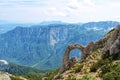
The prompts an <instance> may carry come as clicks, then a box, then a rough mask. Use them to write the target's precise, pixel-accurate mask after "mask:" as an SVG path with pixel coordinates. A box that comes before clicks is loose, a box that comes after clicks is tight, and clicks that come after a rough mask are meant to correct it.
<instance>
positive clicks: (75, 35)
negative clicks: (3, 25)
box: [0, 21, 119, 69]
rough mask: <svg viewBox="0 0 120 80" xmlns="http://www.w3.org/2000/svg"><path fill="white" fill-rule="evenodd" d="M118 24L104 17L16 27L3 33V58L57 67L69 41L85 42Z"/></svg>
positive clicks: (0, 53) (0, 39)
mask: <svg viewBox="0 0 120 80" xmlns="http://www.w3.org/2000/svg"><path fill="white" fill-rule="evenodd" d="M118 24H119V22H114V21H103V22H89V23H85V24H82V25H81V24H66V23H62V24H50V25H37V26H32V27H29V28H28V27H16V28H15V29H13V30H11V31H8V32H7V33H4V34H1V35H0V59H5V60H8V61H10V62H13V63H17V64H21V65H27V66H32V67H37V68H50V69H53V68H57V67H59V66H60V64H61V58H62V56H63V53H64V51H65V49H66V47H67V45H68V44H73V43H80V44H82V45H84V46H85V45H86V44H88V43H89V42H90V41H96V40H98V39H100V38H101V37H103V35H104V34H105V33H107V32H108V31H109V30H110V29H112V28H114V27H115V26H116V25H118ZM73 53H74V54H75V53H78V51H77V50H76V51H73ZM75 55H77V56H78V54H75ZM79 57H80V56H79Z"/></svg>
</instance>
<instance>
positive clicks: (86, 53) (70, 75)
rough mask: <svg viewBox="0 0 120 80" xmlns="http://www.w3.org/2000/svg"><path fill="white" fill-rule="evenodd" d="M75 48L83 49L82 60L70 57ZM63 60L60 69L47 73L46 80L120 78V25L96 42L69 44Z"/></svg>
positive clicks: (109, 79)
mask: <svg viewBox="0 0 120 80" xmlns="http://www.w3.org/2000/svg"><path fill="white" fill-rule="evenodd" d="M73 49H79V50H81V52H82V59H81V60H80V61H78V60H76V58H72V59H70V58H69V54H70V51H71V50H73ZM62 61H63V62H62V65H61V67H60V69H59V70H58V71H57V72H56V71H55V72H52V73H49V74H47V75H46V80H47V79H48V80H52V79H53V80H119V79H120V25H118V26H117V27H116V28H115V29H112V30H111V31H109V32H108V33H107V34H106V35H105V36H104V37H103V38H102V39H100V40H99V41H96V42H95V43H94V42H90V43H89V44H88V45H87V46H82V45H79V44H75V45H74V44H73V45H68V47H67V49H66V51H65V53H64V56H63V59H62ZM51 76H52V77H51Z"/></svg>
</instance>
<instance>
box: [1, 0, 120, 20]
mask: <svg viewBox="0 0 120 80" xmlns="http://www.w3.org/2000/svg"><path fill="white" fill-rule="evenodd" d="M119 9H120V0H0V19H3V20H13V21H24V22H25V21H28V22H40V21H44V20H61V21H67V22H69V21H70V22H88V21H98V20H99V21H100V20H119V19H116V17H118V16H120V11H119ZM119 21H120V20H119Z"/></svg>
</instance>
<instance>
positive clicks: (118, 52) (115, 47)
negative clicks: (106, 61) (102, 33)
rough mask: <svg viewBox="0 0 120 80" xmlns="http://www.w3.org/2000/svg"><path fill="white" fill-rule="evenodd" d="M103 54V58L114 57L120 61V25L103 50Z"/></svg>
mask: <svg viewBox="0 0 120 80" xmlns="http://www.w3.org/2000/svg"><path fill="white" fill-rule="evenodd" d="M103 52H104V53H103V58H106V57H108V56H113V57H116V58H117V57H118V58H119V59H120V25H118V26H117V28H116V29H115V30H114V31H113V33H112V35H111V36H110V38H109V39H108V41H107V43H106V46H105V47H104V48H103Z"/></svg>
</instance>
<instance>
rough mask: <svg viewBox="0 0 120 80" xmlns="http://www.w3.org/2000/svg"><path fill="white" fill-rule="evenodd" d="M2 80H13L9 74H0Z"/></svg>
mask: <svg viewBox="0 0 120 80" xmlns="http://www.w3.org/2000/svg"><path fill="white" fill-rule="evenodd" d="M0 80H11V78H10V76H9V74H8V73H4V72H0Z"/></svg>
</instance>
